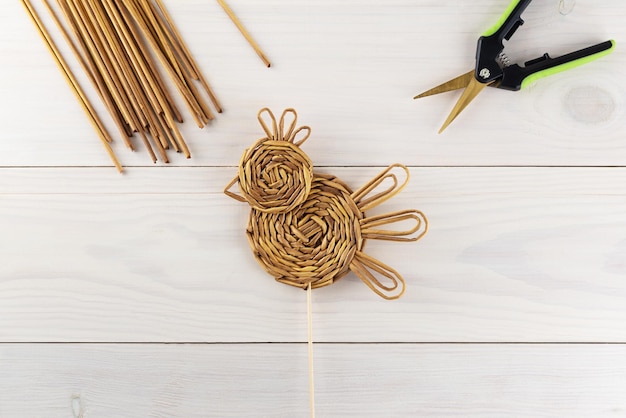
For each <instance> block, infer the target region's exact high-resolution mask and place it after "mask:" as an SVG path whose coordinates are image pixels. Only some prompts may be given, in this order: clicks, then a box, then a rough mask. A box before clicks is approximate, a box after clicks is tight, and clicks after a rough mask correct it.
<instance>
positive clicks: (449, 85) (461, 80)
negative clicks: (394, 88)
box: [413, 70, 474, 99]
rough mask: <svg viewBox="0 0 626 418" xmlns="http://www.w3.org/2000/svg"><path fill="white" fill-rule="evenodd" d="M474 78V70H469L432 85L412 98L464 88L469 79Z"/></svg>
mask: <svg viewBox="0 0 626 418" xmlns="http://www.w3.org/2000/svg"><path fill="white" fill-rule="evenodd" d="M473 79H474V70H471V71H470V72H468V73H466V74H463V75H460V76H458V77H457V78H453V79H452V80H450V81H446V82H445V83H443V84H440V85H438V86H437V87H433V88H432V89H430V90H427V91H425V92H424V93H421V94H418V95H417V96H415V97H414V98H413V99H421V98H422V97H427V96H432V95H434V94H439V93H445V92H447V91H452V90H458V89H462V88H465V87H466V86H467V85H468V84H469V83H470V81H471V80H473Z"/></svg>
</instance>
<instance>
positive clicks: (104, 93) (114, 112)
mask: <svg viewBox="0 0 626 418" xmlns="http://www.w3.org/2000/svg"><path fill="white" fill-rule="evenodd" d="M43 3H44V5H45V6H46V9H47V10H48V13H50V15H51V16H52V19H53V20H54V22H55V23H56V25H57V27H58V28H59V30H60V31H61V34H62V35H63V38H64V39H65V41H66V42H67V43H68V45H69V46H70V49H71V50H72V52H74V55H75V56H76V58H77V60H78V62H79V63H80V65H81V66H82V68H83V70H84V71H85V73H87V75H88V77H89V79H90V80H91V82H92V84H93V85H94V87H95V88H96V90H97V91H98V93H99V94H100V98H101V99H102V101H103V102H104V104H105V106H106V107H107V109H108V110H109V113H110V114H111V116H112V117H113V121H114V122H115V124H116V125H117V127H118V129H119V131H120V133H121V134H122V138H124V137H128V131H127V128H126V124H125V123H124V122H123V120H121V119H120V118H119V116H120V112H119V110H118V109H117V108H116V106H115V104H114V103H113V101H112V100H111V96H109V93H108V90H107V89H106V88H105V86H104V81H103V80H102V78H101V76H100V74H99V73H98V72H97V71H92V70H93V69H94V67H90V66H89V65H88V64H87V62H86V60H85V57H83V56H82V54H81V53H80V51H79V50H78V47H77V46H76V44H74V42H73V41H72V38H71V37H70V35H69V33H67V30H65V26H63V24H62V23H61V20H60V19H59V17H58V16H57V14H56V13H55V11H54V9H53V8H52V6H50V3H49V2H48V0H43Z"/></svg>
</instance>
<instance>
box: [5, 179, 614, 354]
mask: <svg viewBox="0 0 626 418" xmlns="http://www.w3.org/2000/svg"><path fill="white" fill-rule="evenodd" d="M328 170H329V171H331V172H333V173H335V174H337V175H339V176H340V177H341V178H343V179H344V180H345V181H346V182H348V183H349V184H351V185H353V186H355V187H356V186H359V185H361V184H364V183H365V182H366V181H367V180H368V179H369V178H371V177H373V176H374V175H375V174H377V173H378V172H379V171H380V168H376V167H369V168H354V167H353V168H337V167H333V168H328ZM5 171H8V172H9V175H8V176H2V177H3V178H4V179H5V181H3V183H2V184H3V185H2V186H1V187H0V197H2V200H3V202H4V204H3V205H2V207H1V208H0V214H2V216H0V225H1V226H0V229H2V231H4V234H5V236H6V237H11V239H7V240H4V241H3V242H2V244H1V245H2V247H1V248H0V252H1V253H2V254H4V256H5V260H4V262H3V263H2V264H1V265H0V277H2V278H3V279H0V301H1V302H2V303H0V324H1V325H0V326H1V328H2V331H3V332H2V333H1V334H0V335H1V338H2V341H108V342H114V341H155V340H156V341H210V342H224V341H229V342H237V341H248V342H250V341H256V342H258V341H261V342H263V341H303V340H304V339H305V338H306V333H305V330H306V328H305V320H306V315H305V312H306V310H305V308H306V307H305V303H304V301H305V299H304V297H305V294H304V293H303V292H302V291H300V290H298V289H292V288H290V287H287V286H284V285H279V284H277V283H275V282H274V281H273V279H272V278H271V277H270V276H269V275H267V274H266V273H265V272H264V271H263V270H262V269H261V268H260V266H258V265H257V264H256V262H255V261H254V258H253V257H252V253H251V251H250V249H249V247H248V243H247V240H246V237H245V234H244V230H245V225H246V223H247V216H248V213H249V209H248V207H247V205H244V204H241V203H239V202H236V201H234V200H232V199H230V198H228V197H226V196H225V195H223V194H222V192H221V188H222V187H221V186H222V185H225V184H226V183H228V181H229V179H230V178H231V176H232V175H233V173H234V171H235V169H234V168H187V169H171V170H162V169H154V168H153V169H138V168H137V169H135V170H133V172H132V173H131V174H129V178H127V179H124V185H123V187H119V188H118V187H117V186H116V185H110V184H109V185H107V179H108V178H110V177H111V176H112V177H113V178H115V176H116V174H115V173H111V172H110V170H108V169H90V170H86V169H65V170H61V169H40V170H33V169H23V170H16V169H10V170H5ZM155 171H156V172H157V173H156V174H153V173H154V172H155ZM87 172H88V173H89V174H88V175H82V176H81V175H80V173H87ZM164 172H167V173H166V174H163V173H164ZM159 173H161V174H159ZM412 174H413V176H412V179H411V182H410V183H409V186H408V187H407V189H406V190H405V191H404V192H403V193H401V194H400V195H398V196H397V197H396V198H394V199H393V200H391V201H390V202H388V203H386V204H385V205H384V206H383V207H381V208H377V212H382V211H394V210H400V209H407V208H418V209H421V210H423V211H424V212H425V213H426V214H427V215H428V216H429V218H430V223H431V229H430V232H429V234H428V236H427V237H426V238H425V239H424V240H422V241H420V242H418V243H411V244H402V243H388V242H370V243H369V244H368V246H367V251H368V253H369V254H371V255H373V256H374V257H377V258H380V259H381V260H383V261H384V262H386V263H388V264H389V265H391V266H393V267H394V268H396V269H397V270H398V271H400V272H401V273H402V274H403V275H404V276H405V277H406V279H407V282H408V291H407V295H406V296H405V297H404V298H402V299H401V300H399V301H394V302H386V301H383V300H382V299H380V298H378V297H377V296H376V295H374V294H373V293H372V292H371V291H370V290H369V289H368V288H367V287H366V286H364V285H363V284H362V283H361V282H360V281H359V280H358V279H357V278H356V277H355V276H350V277H348V278H346V279H345V280H342V281H340V282H338V283H337V284H335V285H333V286H332V287H330V288H327V289H320V290H317V291H316V292H315V293H314V305H315V326H316V328H317V329H318V331H317V333H316V334H317V337H318V338H319V340H320V341H491V342H502V341H522V342H523V341H570V342H571V341H611V342H624V341H626V327H624V323H625V321H626V284H625V282H624V280H623V278H624V275H625V274H626V270H624V267H625V264H624V258H623V253H624V250H625V246H624V245H625V243H626V218H625V215H624V213H626V195H625V193H626V192H625V191H624V189H623V187H622V186H621V184H620V181H619V180H622V181H624V180H626V170H624V169H617V168H614V169H610V168H606V169H597V168H561V169H555V168H544V169H537V168H499V169H495V168H456V169H453V168H414V169H413V170H412ZM85 179H88V181H86V180H85ZM148 181H150V182H153V183H152V185H147V184H146V183H147V182H148ZM15 184H19V185H20V189H16V188H15ZM156 185H158V186H156ZM20 190H24V192H22V191H20ZM158 190H160V192H159V191H158Z"/></svg>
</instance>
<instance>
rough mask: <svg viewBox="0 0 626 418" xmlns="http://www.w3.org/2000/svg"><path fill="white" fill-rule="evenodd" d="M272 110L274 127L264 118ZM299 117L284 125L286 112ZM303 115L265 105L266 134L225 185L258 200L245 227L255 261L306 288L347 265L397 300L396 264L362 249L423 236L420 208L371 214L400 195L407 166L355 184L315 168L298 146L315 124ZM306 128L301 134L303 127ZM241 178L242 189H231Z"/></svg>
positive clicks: (333, 277) (335, 276) (330, 279)
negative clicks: (303, 123)
mask: <svg viewBox="0 0 626 418" xmlns="http://www.w3.org/2000/svg"><path fill="white" fill-rule="evenodd" d="M264 113H267V114H269V115H270V118H271V120H272V129H270V128H268V126H267V125H266V124H265V122H264V121H263V119H262V117H261V116H262V115H263V114H264ZM289 114H292V115H293V122H292V123H291V124H290V126H289V128H288V129H287V130H285V116H286V115H289ZM296 120H297V116H296V114H295V111H294V110H293V109H287V110H286V111H285V112H284V113H283V115H282V117H281V119H280V123H277V122H276V119H275V118H274V116H273V115H272V113H271V112H270V111H269V110H268V109H263V110H261V112H259V121H260V122H261V126H262V127H263V129H264V130H265V132H266V134H267V137H266V138H263V139H261V140H259V141H257V142H256V143H255V145H254V146H253V147H252V148H250V149H248V150H246V152H245V153H244V156H243V158H242V159H241V162H240V166H239V175H238V177H236V178H235V179H234V180H233V181H231V183H230V184H229V185H228V186H226V189H225V190H224V192H225V193H226V194H227V195H229V196H231V197H233V198H235V199H237V200H240V201H243V202H248V203H249V204H250V205H251V206H252V210H251V212H250V218H249V221H248V227H247V230H246V232H247V236H248V241H249V243H250V247H251V248H252V251H253V253H254V256H255V258H256V259H257V261H258V262H259V263H260V264H261V265H262V266H263V267H264V268H265V270H266V271H267V272H268V273H269V274H271V275H272V276H273V277H274V278H276V280H278V281H279V282H281V283H285V284H288V285H291V286H296V287H300V288H302V289H307V288H308V287H309V285H310V286H311V288H319V287H323V286H328V285H330V284H333V283H334V282H335V281H337V280H339V279H340V278H342V277H344V276H345V275H346V274H348V273H349V272H353V273H354V274H356V275H357V276H358V277H359V278H360V279H361V280H362V281H363V282H364V283H365V284H366V285H367V286H368V287H369V288H370V289H372V290H373V291H374V292H375V293H376V294H378V295H380V296H381V297H383V298H385V299H397V298H399V297H400V296H402V294H403V293H404V289H405V282H404V279H403V278H402V276H401V275H400V274H399V273H398V272H397V271H396V270H394V269H393V268H391V267H389V266H388V265H386V264H383V263H382V262H380V261H378V260H377V259H375V258H372V257H370V256H369V255H367V254H365V253H364V252H363V247H364V245H365V243H366V241H367V240H368V239H376V240H386V241H405V242H406V241H417V240H418V239H420V238H421V237H423V236H424V235H425V234H426V231H427V230H428V221H427V220H426V217H425V216H424V215H423V214H422V213H421V212H419V211H417V210H404V211H398V212H391V213H385V214H382V215H375V216H367V215H366V213H365V212H366V211H369V210H370V209H373V208H375V207H377V206H379V205H381V204H382V203H384V202H386V201H387V200H389V199H391V198H392V197H393V196H395V195H396V194H398V193H399V192H400V191H401V190H403V189H404V187H405V186H406V185H407V183H408V181H409V177H410V176H409V170H408V168H407V167H405V166H403V165H401V164H393V165H391V166H389V167H388V168H387V169H385V170H383V171H382V172H381V173H380V174H378V175H377V176H375V177H374V178H373V179H372V180H371V181H369V182H368V183H366V184H365V185H364V186H363V187H361V188H360V189H358V190H356V191H354V192H353V191H352V190H351V189H350V188H349V187H348V186H347V185H346V184H345V183H343V182H342V181H340V180H339V179H338V178H337V177H335V176H332V175H327V174H320V173H314V172H313V165H312V164H311V162H310V160H309V158H308V157H307V156H306V154H304V153H303V152H302V151H301V150H300V147H299V146H300V145H301V144H302V143H303V142H304V141H305V140H306V139H307V138H308V137H309V135H310V128H308V127H302V128H299V129H297V130H296V129H295V126H296ZM302 131H306V132H305V133H306V135H305V136H304V138H303V139H301V140H300V141H297V140H296V137H297V136H298V134H299V133H300V132H302ZM236 182H239V188H240V190H241V193H242V196H239V195H237V194H234V193H232V192H229V191H228V190H229V189H230V188H231V187H232V186H233V185H234V184H235V183H236Z"/></svg>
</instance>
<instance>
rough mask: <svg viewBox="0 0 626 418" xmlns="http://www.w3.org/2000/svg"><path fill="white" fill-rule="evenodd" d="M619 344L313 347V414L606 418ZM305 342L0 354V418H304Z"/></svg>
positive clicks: (2, 350) (35, 348)
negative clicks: (4, 417)
mask: <svg viewBox="0 0 626 418" xmlns="http://www.w3.org/2000/svg"><path fill="white" fill-rule="evenodd" d="M624 355H626V348H625V347H624V346H622V345H618V346H613V345H609V346H606V345H591V346H590V345H556V346H555V345H539V346H533V345H530V346H529V345H513V346H504V347H503V346H500V345H496V346H492V345H463V344H462V345H453V346H450V345H437V344H435V345H393V344H391V345H386V344H374V345H365V346H363V345H352V344H350V345H317V346H316V349H315V356H316V359H315V360H316V364H315V366H316V371H317V375H316V389H317V413H318V416H319V417H381V416H389V415H392V416H394V417H415V416H437V417H448V416H463V417H486V416H494V417H496V416H516V417H533V418H534V417H537V416H541V417H562V416H568V417H589V416H593V417H605V416H622V415H623V414H624V411H626V401H625V400H624V396H623V388H624V385H626V377H625V376H626V367H625V366H624V362H623V360H622V359H623V357H624ZM306 358H307V350H306V344H288V345H281V344H279V345H276V344H274V345H267V344H260V345H234V346H222V345H169V346H163V345H156V346H155V345H123V346H120V345H105V346H102V345H67V344H63V345H53V346H48V345H38V344H37V345H0V366H1V367H2V371H3V378H1V379H0V413H2V415H3V416H80V413H83V414H84V416H85V417H87V416H98V417H114V416H133V417H144V416H151V417H152V416H154V417H165V416H168V417H171V416H177V417H180V416H185V417H243V416H268V417H270V416H271V417H305V416H307V414H308V402H307V397H308V389H307V360H306Z"/></svg>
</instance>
